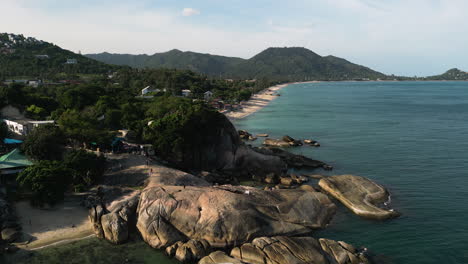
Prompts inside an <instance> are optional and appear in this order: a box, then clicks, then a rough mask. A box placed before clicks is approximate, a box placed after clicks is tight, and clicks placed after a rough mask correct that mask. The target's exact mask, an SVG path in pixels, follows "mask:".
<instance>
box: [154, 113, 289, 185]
mask: <svg viewBox="0 0 468 264" xmlns="http://www.w3.org/2000/svg"><path fill="white" fill-rule="evenodd" d="M204 115H206V116H204V118H203V119H202V120H199V121H200V122H197V123H190V124H191V125H193V126H196V127H199V129H198V130H197V134H196V135H194V134H193V133H192V134H187V135H186V136H187V137H191V138H190V140H187V141H190V142H191V144H183V145H182V146H180V147H179V148H173V149H172V152H170V153H159V154H160V155H162V156H161V158H164V159H166V160H167V161H169V162H170V163H171V164H173V165H175V167H177V168H179V169H181V170H185V171H210V172H211V171H217V172H220V173H224V172H228V173H232V172H236V173H237V174H241V176H250V175H258V176H264V175H266V174H268V173H276V174H281V173H282V172H283V170H284V169H285V168H286V165H285V164H284V162H282V161H281V160H280V159H278V158H277V157H275V156H269V155H262V154H259V153H257V152H255V151H252V149H250V148H249V147H248V146H246V145H245V144H244V143H243V142H242V140H241V138H240V137H239V133H238V131H237V130H236V129H235V127H234V125H233V124H232V123H231V122H230V121H229V119H227V118H226V116H224V115H223V114H221V113H215V112H204ZM197 118H198V117H197ZM187 126H188V124H187ZM187 129H188V127H187ZM191 129H194V128H191ZM193 137H196V139H193Z"/></svg>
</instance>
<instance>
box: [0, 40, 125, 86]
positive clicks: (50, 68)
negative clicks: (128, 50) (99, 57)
mask: <svg viewBox="0 0 468 264" xmlns="http://www.w3.org/2000/svg"><path fill="white" fill-rule="evenodd" d="M69 59H75V60H76V64H67V63H66V62H67V60H69ZM118 68H119V67H116V66H111V65H107V64H105V63H102V62H98V61H95V60H92V59H89V58H87V57H85V56H82V55H79V54H75V53H73V52H71V51H68V50H64V49H62V48H60V47H58V46H56V45H53V44H51V43H48V42H44V41H40V40H36V39H34V38H26V37H24V36H23V35H13V34H6V33H0V80H4V79H7V78H12V77H15V76H26V77H29V78H38V79H50V80H54V79H74V78H77V75H79V74H102V73H108V72H111V71H114V70H117V69H118Z"/></svg>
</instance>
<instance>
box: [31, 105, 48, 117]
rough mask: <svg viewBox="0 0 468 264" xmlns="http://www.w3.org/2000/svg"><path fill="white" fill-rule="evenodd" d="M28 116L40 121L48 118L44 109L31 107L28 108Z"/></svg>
mask: <svg viewBox="0 0 468 264" xmlns="http://www.w3.org/2000/svg"><path fill="white" fill-rule="evenodd" d="M26 116H27V117H29V118H32V119H35V120H40V119H44V118H45V117H46V116H47V111H46V110H45V109H44V108H42V107H39V106H36V105H30V106H28V108H26Z"/></svg>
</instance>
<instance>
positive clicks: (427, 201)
mask: <svg viewBox="0 0 468 264" xmlns="http://www.w3.org/2000/svg"><path fill="white" fill-rule="evenodd" d="M280 93H281V94H282V96H281V97H279V98H278V99H276V100H275V101H273V102H271V104H270V105H269V106H268V107H266V108H264V109H262V110H260V111H259V112H257V113H255V114H253V115H251V116H249V117H247V118H246V119H243V120H238V121H236V122H235V125H236V127H237V128H238V129H246V130H248V131H249V132H251V133H269V134H270V137H281V136H283V135H285V134H288V135H290V136H292V137H294V138H304V139H305V138H312V139H315V140H318V141H319V142H320V143H321V145H322V147H320V148H313V147H299V148H296V149H294V150H293V151H294V152H297V153H302V154H304V155H307V156H310V157H313V158H315V159H319V160H322V161H325V162H327V163H330V164H331V165H333V166H334V168H335V169H334V170H333V171H332V172H323V171H316V172H320V173H323V174H327V175H331V174H356V175H361V176H365V177H368V178H370V179H373V180H375V181H377V182H378V183H380V184H383V185H384V186H386V187H387V188H388V189H389V190H390V192H391V193H392V206H393V207H394V208H396V209H397V210H398V211H400V212H401V213H402V214H403V215H402V216H401V217H400V218H397V219H393V220H389V221H384V222H377V221H369V220H364V219H361V218H359V217H358V216H355V215H353V214H351V213H350V212H349V211H347V210H346V209H345V208H343V207H342V206H340V207H339V211H338V213H337V215H336V216H335V218H334V220H333V221H332V223H331V225H330V226H329V227H328V228H327V229H326V230H323V231H320V232H318V233H317V234H316V237H327V238H331V239H336V240H344V241H347V242H349V243H352V244H354V245H356V246H365V247H367V248H369V249H370V250H372V251H373V252H375V253H377V254H381V255H383V256H384V258H385V259H386V261H388V262H389V263H398V264H399V263H408V264H417V263H421V264H422V263H424V264H427V263H468V246H467V245H468V220H467V219H468V188H467V183H468V82H339V83H316V84H295V85H290V86H288V87H286V88H284V89H283V90H281V92H280ZM260 140H261V139H260ZM259 143H260V142H256V143H254V144H259Z"/></svg>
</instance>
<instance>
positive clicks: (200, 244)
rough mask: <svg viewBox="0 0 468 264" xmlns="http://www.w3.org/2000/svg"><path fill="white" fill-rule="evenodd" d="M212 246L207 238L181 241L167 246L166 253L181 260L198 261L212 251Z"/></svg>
mask: <svg viewBox="0 0 468 264" xmlns="http://www.w3.org/2000/svg"><path fill="white" fill-rule="evenodd" d="M211 251H212V250H211V246H210V244H209V243H208V241H206V240H200V241H199V240H193V239H191V240H189V241H188V242H186V243H183V242H181V241H179V242H177V243H175V244H174V245H172V246H169V247H167V248H166V254H167V255H168V256H170V257H175V258H176V259H177V260H178V261H180V262H184V263H186V262H190V263H193V262H196V261H198V260H200V259H201V258H203V257H205V256H207V255H208V254H210V253H211Z"/></svg>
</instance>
